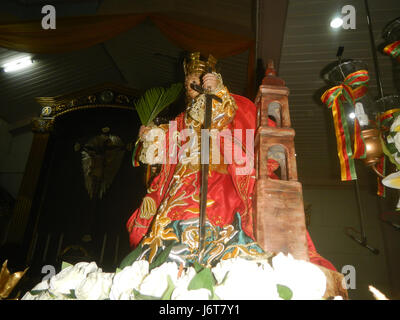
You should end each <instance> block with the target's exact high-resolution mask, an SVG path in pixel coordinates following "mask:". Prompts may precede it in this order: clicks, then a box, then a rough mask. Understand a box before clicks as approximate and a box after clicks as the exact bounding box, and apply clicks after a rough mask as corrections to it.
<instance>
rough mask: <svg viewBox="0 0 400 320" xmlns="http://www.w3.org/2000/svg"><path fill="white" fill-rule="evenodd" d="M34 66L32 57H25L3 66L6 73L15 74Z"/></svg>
mask: <svg viewBox="0 0 400 320" xmlns="http://www.w3.org/2000/svg"><path fill="white" fill-rule="evenodd" d="M32 64H33V60H32V58H31V57H24V58H20V59H16V60H14V61H11V62H8V63H6V64H4V65H3V70H4V72H13V71H18V70H21V69H25V68H27V67H29V66H30V65H32Z"/></svg>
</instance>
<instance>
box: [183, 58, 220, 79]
mask: <svg viewBox="0 0 400 320" xmlns="http://www.w3.org/2000/svg"><path fill="white" fill-rule="evenodd" d="M216 64H217V59H215V58H214V57H213V56H212V55H211V54H210V55H209V56H208V60H207V61H203V60H201V58H200V52H193V53H191V54H190V55H189V59H185V61H184V63H183V68H184V71H185V75H186V76H187V75H189V74H193V73H199V74H203V73H208V72H215V65H216Z"/></svg>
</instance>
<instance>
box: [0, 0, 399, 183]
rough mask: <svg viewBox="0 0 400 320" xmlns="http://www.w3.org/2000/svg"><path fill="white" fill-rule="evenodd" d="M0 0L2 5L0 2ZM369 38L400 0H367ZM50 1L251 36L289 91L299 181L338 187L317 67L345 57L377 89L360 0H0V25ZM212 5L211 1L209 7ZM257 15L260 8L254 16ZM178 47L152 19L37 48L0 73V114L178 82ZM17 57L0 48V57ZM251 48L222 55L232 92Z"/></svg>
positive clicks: (70, 11)
mask: <svg viewBox="0 0 400 320" xmlns="http://www.w3.org/2000/svg"><path fill="white" fill-rule="evenodd" d="M3 1H4V4H3ZM369 3H370V10H371V17H372V23H373V30H374V35H375V40H376V44H379V43H380V42H382V38H381V32H382V29H383V27H384V26H385V25H386V24H387V23H388V22H389V21H390V20H393V19H394V18H396V17H399V16H400V1H398V0H379V1H375V0H370V1H369ZM44 4H54V5H55V6H56V9H57V17H67V16H77V15H95V14H97V15H100V14H101V15H107V14H117V13H128V12H129V13H134V12H136V13H138V12H167V13H169V14H172V15H174V16H176V17H178V18H180V19H186V20H189V21H190V19H193V17H196V23H197V24H200V25H203V26H207V27H210V28H214V29H218V30H221V31H227V32H231V33H236V34H241V35H245V36H248V37H252V38H256V39H258V41H257V53H258V57H259V58H262V59H263V60H264V61H266V60H267V59H268V58H270V57H272V58H274V60H275V61H276V62H278V66H277V68H279V75H280V77H281V78H283V79H284V80H285V81H286V85H287V86H288V87H289V89H290V92H291V94H290V97H289V102H290V111H291V118H292V125H293V128H294V129H295V130H296V138H295V145H296V152H297V159H298V172H299V179H300V181H301V182H302V183H303V184H310V185H340V184H341V182H340V176H339V165H338V160H337V155H336V147H335V140H334V139H335V138H334V135H333V129H332V125H331V117H330V114H329V110H327V108H326V107H324V106H323V105H322V104H321V103H320V101H319V96H320V95H321V94H322V92H323V88H324V87H326V83H324V81H323V80H322V79H321V76H320V73H321V70H322V69H323V68H324V67H325V66H326V65H327V64H329V63H331V62H333V61H334V60H335V59H336V51H337V48H338V46H344V48H345V49H344V57H345V58H353V59H361V60H364V61H365V62H366V63H367V64H368V66H369V71H370V75H371V81H370V92H371V94H372V95H373V96H376V95H377V90H376V83H375V78H374V68H373V61H372V54H371V47H370V43H369V36H368V26H367V22H366V16H365V9H364V1H361V0H346V1H340V0H339V1H331V0H324V1H323V0H307V1H296V0H289V1H283V0H280V1H273V0H259V1H256V0H219V1H218V2H216V1H211V0H207V1H206V0H203V1H200V0H192V1H185V0H171V1H165V0H146V1H144V0H141V1H131V0H120V1H118V5H116V1H115V0H103V1H100V0H99V1H96V0H86V1H85V0H82V1H78V0H77V1H63V0H59V1H42V0H2V7H1V9H0V10H1V11H0V23H7V22H11V21H21V20H31V19H41V17H42V14H41V12H40V9H41V6H43V5H44ZM348 4H351V5H353V6H354V7H355V8H356V29H355V30H344V29H340V30H336V31H332V29H331V28H330V27H329V22H330V19H331V18H332V16H333V15H334V14H335V13H336V12H337V11H338V10H340V8H341V7H342V6H343V5H348ZM210 8H212V9H211V10H210ZM257 12H258V14H257ZM181 52H182V50H181V49H180V48H178V47H176V46H175V45H174V44H172V43H171V42H169V41H168V40H167V39H166V38H165V37H164V36H163V35H162V34H161V33H160V31H158V29H157V28H156V27H155V26H154V25H153V24H152V23H151V22H150V21H146V22H145V23H143V24H141V25H139V26H137V27H135V28H133V29H131V30H130V31H128V32H125V33H123V34H120V35H118V36H117V37H115V38H113V39H111V40H109V41H106V42H105V43H103V44H99V45H96V46H94V47H91V48H88V49H85V50H80V51H76V52H72V53H67V54H54V55H35V56H34V58H35V60H36V61H37V63H36V64H35V65H34V67H33V68H31V69H29V70H27V71H24V72H20V73H15V74H5V73H0V118H2V119H3V120H5V121H7V122H8V123H9V126H10V128H17V127H21V126H23V125H24V124H26V123H27V121H28V120H29V119H30V118H31V117H32V116H36V115H37V114H38V112H39V106H38V105H37V103H36V102H35V99H34V98H35V97H39V96H55V95H60V94H64V93H70V92H72V91H78V90H80V89H83V88H86V87H91V86H93V85H97V84H100V83H104V82H114V83H120V84H123V85H125V86H129V87H132V88H135V89H139V90H144V89H147V88H150V87H154V86H159V85H161V86H166V85H169V84H171V83H172V82H175V81H177V80H178V78H177V70H178V68H181V65H180V64H179V63H178V61H179V59H178V58H179V56H180V55H181ZM20 55H23V53H20V52H14V51H10V50H7V49H4V48H0V64H3V63H5V62H7V61H8V60H9V59H11V58H14V57H17V56H20ZM378 57H379V65H380V68H381V76H382V82H383V86H384V92H385V94H391V93H396V92H398V91H396V88H395V85H394V79H393V66H392V62H391V60H390V58H388V57H386V56H384V55H382V54H380V53H378ZM247 59H248V52H243V53H241V54H239V55H236V56H232V57H229V58H226V59H222V60H220V61H219V65H220V70H221V73H222V75H223V78H224V81H225V83H226V84H227V86H228V87H229V89H230V90H231V91H232V92H234V93H238V94H242V93H243V92H245V87H246V83H247V79H246V77H247Z"/></svg>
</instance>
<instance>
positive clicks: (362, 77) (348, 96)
mask: <svg viewBox="0 0 400 320" xmlns="http://www.w3.org/2000/svg"><path fill="white" fill-rule="evenodd" d="M368 81H369V75H368V71H366V70H359V71H356V72H353V73H351V74H349V75H348V76H347V77H346V78H345V79H344V80H343V82H342V83H341V84H340V85H338V86H335V87H332V88H330V89H328V90H326V91H325V92H324V94H323V95H322V96H321V101H322V102H323V103H324V104H326V105H327V107H328V108H329V109H331V110H332V116H333V122H334V127H335V135H336V142H337V151H338V157H339V161H340V169H341V180H342V181H349V180H355V179H357V174H356V170H355V164H354V159H364V158H365V157H366V147H365V142H364V138H363V136H362V133H361V128H360V124H359V122H358V119H357V117H355V118H354V153H353V150H352V148H351V138H350V133H349V126H348V124H347V119H346V115H345V112H344V107H343V105H342V101H347V102H348V103H349V104H350V105H352V106H353V107H354V103H355V101H356V100H357V99H359V98H361V97H362V96H363V95H364V94H365V93H366V91H367V85H368Z"/></svg>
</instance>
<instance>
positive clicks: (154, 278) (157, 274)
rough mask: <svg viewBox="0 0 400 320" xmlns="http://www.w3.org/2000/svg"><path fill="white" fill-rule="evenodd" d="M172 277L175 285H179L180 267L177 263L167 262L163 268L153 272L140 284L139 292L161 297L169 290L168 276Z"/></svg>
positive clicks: (155, 269)
mask: <svg viewBox="0 0 400 320" xmlns="http://www.w3.org/2000/svg"><path fill="white" fill-rule="evenodd" d="M168 275H169V276H170V277H171V280H172V282H173V283H174V284H176V283H177V277H178V266H177V264H176V263H175V262H165V263H163V264H162V265H161V266H159V267H157V268H154V269H153V270H151V272H150V274H148V275H147V276H146V277H145V278H144V279H143V282H142V283H141V284H140V287H139V292H140V293H141V294H143V295H148V296H154V297H161V296H162V295H163V293H164V292H165V290H166V289H167V288H168V280H167V276H168Z"/></svg>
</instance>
